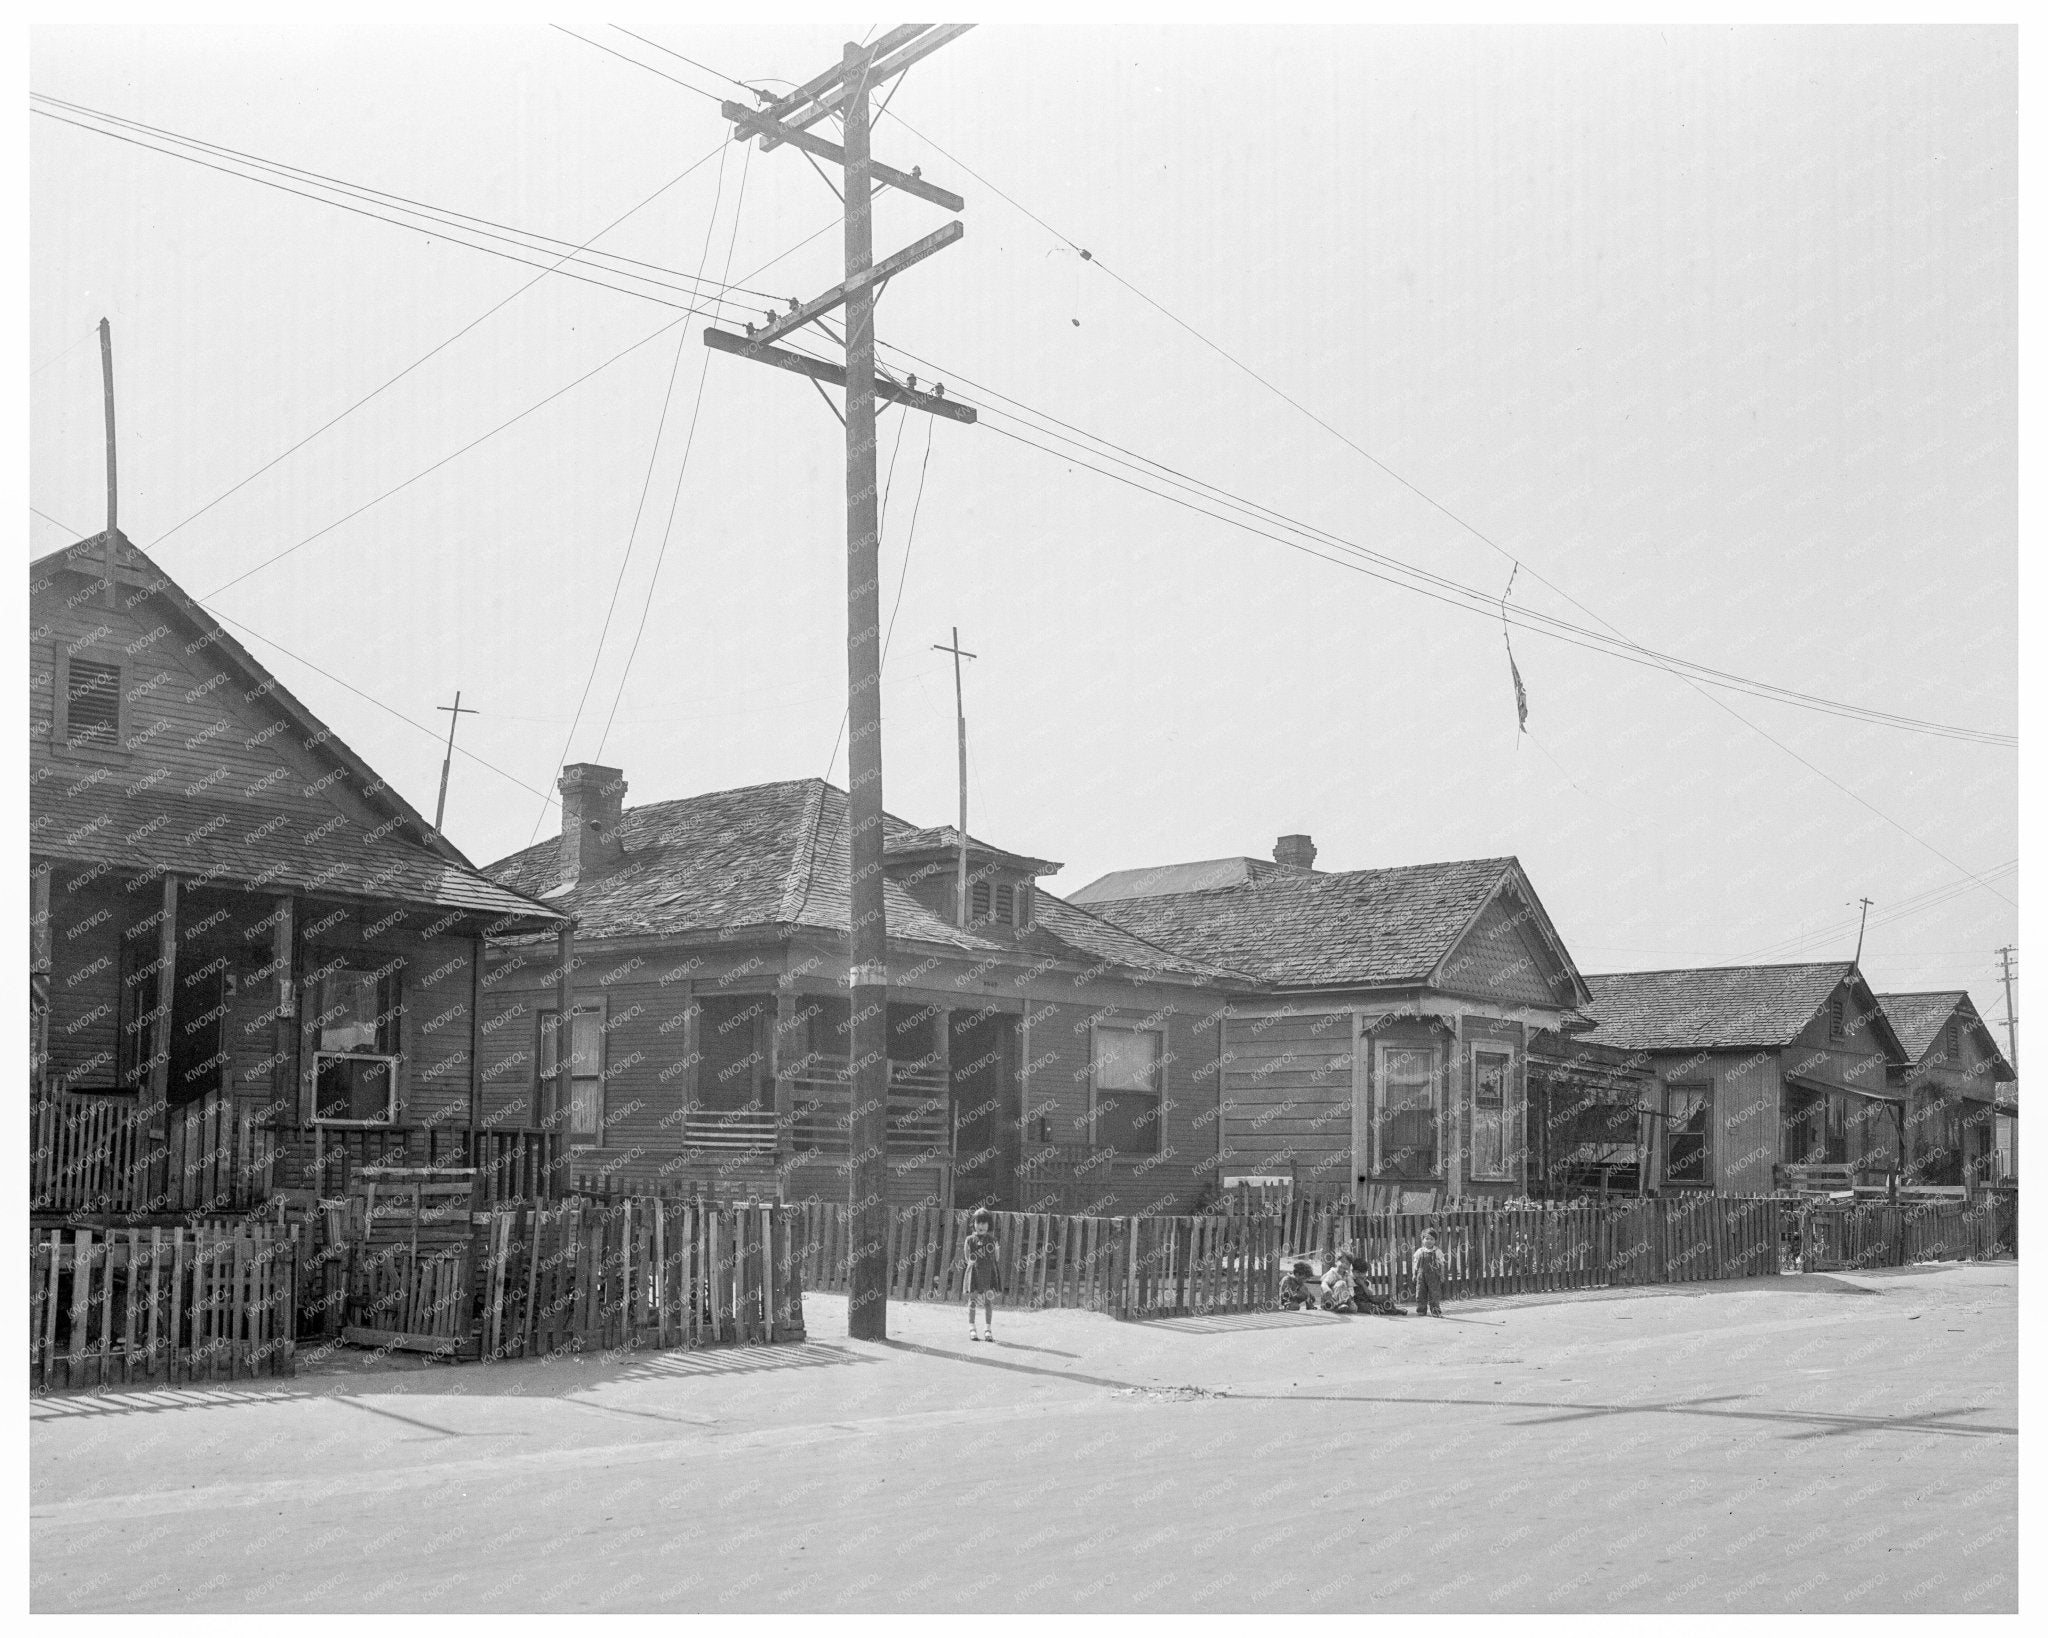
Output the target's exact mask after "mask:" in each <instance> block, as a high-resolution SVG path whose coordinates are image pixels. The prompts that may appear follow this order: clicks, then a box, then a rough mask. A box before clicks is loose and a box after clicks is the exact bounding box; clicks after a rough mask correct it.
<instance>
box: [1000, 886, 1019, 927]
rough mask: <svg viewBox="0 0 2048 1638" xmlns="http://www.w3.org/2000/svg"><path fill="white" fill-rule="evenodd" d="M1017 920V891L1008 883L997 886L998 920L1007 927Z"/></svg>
mask: <svg viewBox="0 0 2048 1638" xmlns="http://www.w3.org/2000/svg"><path fill="white" fill-rule="evenodd" d="M1016 919H1017V889H1016V888H1014V887H1012V886H1011V885H1010V884H1009V883H1008V882H998V883H997V884H996V920H997V921H999V922H1001V923H1002V924H1003V925H1004V926H1005V927H1008V926H1010V925H1012V924H1013V923H1014V922H1015V921H1016Z"/></svg>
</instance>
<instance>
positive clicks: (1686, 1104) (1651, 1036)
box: [1584, 961, 1905, 1194]
mask: <svg viewBox="0 0 2048 1638" xmlns="http://www.w3.org/2000/svg"><path fill="white" fill-rule="evenodd" d="M1586 982H1587V983H1588V984H1589V985H1591V986H1592V991H1593V999H1592V1003H1591V1005H1590V1006H1588V1007H1587V1009H1586V1010H1587V1012H1588V1013H1589V1014H1590V1015H1591V1016H1592V1017H1593V1018H1594V1019H1595V1020H1596V1021H1597V1022H1596V1027H1595V1028H1594V1029H1593V1030H1592V1031H1590V1032H1589V1033H1588V1034H1587V1035H1586V1036H1585V1037H1584V1039H1585V1040H1587V1041H1589V1042H1592V1043H1595V1044H1597V1045H1601V1046H1607V1047H1614V1048H1618V1049H1620V1050H1622V1051H1624V1052H1627V1053H1631V1054H1635V1055H1638V1056H1639V1058H1640V1059H1641V1061H1643V1062H1644V1063H1645V1064H1646V1065H1647V1066H1648V1068H1649V1070H1650V1072H1651V1074H1652V1075H1653V1077H1654V1079H1655V1088H1654V1091H1653V1094H1652V1098H1651V1107H1652V1109H1653V1111H1654V1114H1653V1116H1652V1119H1651V1123H1650V1124H1651V1128H1652V1129H1651V1131H1650V1132H1649V1134H1648V1135H1647V1139H1646V1142H1647V1146H1648V1149H1649V1151H1650V1152H1649V1156H1648V1165H1649V1178H1650V1181H1651V1183H1652V1184H1653V1185H1654V1186H1656V1187H1659V1188H1661V1189H1666V1190H1670V1189H1709V1190H1718V1191H1721V1192H1723V1193H1731V1194H1763V1193H1768V1192H1770V1191H1771V1190H1772V1189H1773V1188H1775V1187H1777V1186H1778V1185H1779V1184H1780V1183H1782V1182H1783V1181H1784V1180H1785V1177H1786V1173H1785V1168H1786V1167H1812V1166H1819V1167H1827V1168H1848V1170H1849V1172H1851V1173H1853V1174H1856V1175H1860V1176H1864V1177H1868V1178H1876V1177H1878V1176H1882V1175H1885V1174H1887V1173H1890V1172H1891V1171H1893V1170H1894V1169H1895V1168H1896V1166H1897V1162H1898V1154H1899V1146H1898V1145H1899V1126H1900V1120H1901V1114H1902V1111H1901V1108H1900V1105H1901V1102H1902V1098H1901V1095H1900V1093H1899V1092H1898V1091H1896V1090H1895V1089H1894V1087H1893V1085H1892V1079H1891V1074H1892V1069H1893V1066H1895V1065H1899V1064H1902V1063H1903V1062H1904V1061H1905V1060H1904V1053H1903V1049H1902V1048H1901V1047H1900V1045H1899V1040H1898V1036H1897V1035H1896V1034H1895V1033H1894V1031H1893V1029H1892V1026H1891V1022H1890V1020H1889V1019H1888V1018H1887V1017H1886V1015H1885V1009H1884V1008H1883V1007H1882V1006H1881V1005H1879V1003H1878V1000H1877V998H1876V997H1875V996H1874V995H1873V994H1872V993H1871V991H1870V987H1869V985H1868V984H1866V983H1865V982H1864V980H1863V975H1862V974H1861V973H1860V972H1859V971H1858V970H1857V968H1856V965H1855V963H1853V962H1847V961H1824V962H1809V963H1803V964H1794V965H1785V966H1767V967H1696V968H1687V969H1682V970H1678V971H1670V972H1643V973H1591V974H1588V975H1587V978H1586Z"/></svg>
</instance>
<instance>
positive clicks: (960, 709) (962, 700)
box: [932, 626, 980, 927]
mask: <svg viewBox="0 0 2048 1638" xmlns="http://www.w3.org/2000/svg"><path fill="white" fill-rule="evenodd" d="M932 647H933V648H934V649H936V650H938V652H939V653H941V654H950V655H952V656H953V720H954V722H955V724H956V725H957V726H958V728H959V730H960V870H959V875H958V878H957V880H956V883H955V886H954V894H955V898H954V901H953V902H954V904H955V906H956V907H957V908H958V910H959V921H960V925H961V926H962V927H965V926H966V925H967V698H966V696H965V695H964V694H963V693H962V692H961V681H960V662H961V661H962V660H973V659H978V658H980V656H979V655H975V654H970V653H968V652H967V650H966V649H964V648H962V647H961V646H960V628H959V627H958V626H955V627H954V628H953V645H952V647H950V648H948V647H947V646H946V645H945V644H944V643H934V644H932Z"/></svg>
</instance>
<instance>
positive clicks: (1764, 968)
mask: <svg viewBox="0 0 2048 1638" xmlns="http://www.w3.org/2000/svg"><path fill="white" fill-rule="evenodd" d="M1855 965H1856V963H1855V962H1853V961H1848V960H1842V961H1737V962H1731V963H1729V964H1727V965H1724V966H1719V967H1628V968H1625V969H1623V970H1622V971H1620V972H1612V973H1587V974H1585V977H1586V978H1587V979H1588V980H1592V979H1595V978H1664V977H1669V976H1671V975H1672V974H1676V973H1789V972H1796V971H1802V970H1806V969H1814V968H1822V967H1831V968H1836V969H1841V970H1846V969H1847V968H1850V967H1854V966H1855ZM1871 993H1872V994H1875V993H1876V992H1875V991H1872V992H1871Z"/></svg>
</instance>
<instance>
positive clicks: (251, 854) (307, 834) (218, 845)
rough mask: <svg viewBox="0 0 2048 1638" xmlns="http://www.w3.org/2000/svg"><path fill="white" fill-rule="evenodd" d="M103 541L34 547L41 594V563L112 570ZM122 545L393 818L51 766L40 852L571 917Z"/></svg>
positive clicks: (252, 882) (124, 561) (120, 571)
mask: <svg viewBox="0 0 2048 1638" xmlns="http://www.w3.org/2000/svg"><path fill="white" fill-rule="evenodd" d="M106 544H107V537H106V534H105V532H104V531H102V532H101V533H100V534H97V535H90V536H88V537H87V538H85V539H84V540H81V541H77V542H75V543H73V544H72V545H70V546H67V547H63V548H60V549H59V550H57V551H55V552H48V553H45V554H44V555H43V556H42V557H39V558H35V559H33V560H32V561H31V562H30V564H29V573H30V595H31V598H33V596H34V593H35V591H36V590H37V587H36V585H35V580H36V577H37V575H38V574H39V573H47V572H48V571H50V570H53V569H58V570H70V571H73V572H76V573H81V574H88V575H91V576H92V577H93V578H94V579H96V580H98V579H102V578H103V577H104V574H105V562H106V558H105V551H106ZM113 544H114V556H115V568H116V574H117V576H120V575H124V574H125V575H128V576H132V577H134V579H135V580H136V581H137V582H139V586H138V589H137V592H136V593H131V596H135V595H147V596H149V597H152V598H157V599H160V600H161V601H162V602H163V603H164V604H165V605H167V606H168V608H169V610H170V611H171V613H173V614H174V615H175V616H176V617H177V618H178V619H179V620H180V621H181V622H183V623H184V624H185V625H186V626H187V627H188V628H190V629H191V630H192V631H194V632H195V633H197V635H198V639H199V641H198V642H197V643H194V644H191V645H188V648H191V649H193V650H196V649H197V648H199V647H205V648H207V649H209V650H211V651H213V652H215V653H217V654H219V655H220V656H221V658H222V659H223V660H225V661H226V662H227V664H228V665H230V666H232V667H233V668H234V669H236V670H237V671H239V672H240V673H241V674H242V681H243V682H245V683H247V684H249V685H251V686H250V687H249V688H248V690H247V695H248V697H250V698H261V699H267V700H269V701H270V703H271V704H272V705H273V706H274V707H275V708H276V709H277V710H278V711H279V713H281V714H282V715H283V716H284V717H285V719H286V720H287V721H288V722H290V723H291V724H292V726H293V727H294V728H296V729H297V730H298V731H299V736H300V740H301V743H303V744H305V745H306V746H307V747H308V749H309V751H310V753H311V754H312V755H314V756H316V757H319V758H321V759H323V760H325V761H328V762H330V763H332V764H334V765H335V766H336V767H337V768H338V769H339V770H340V771H341V772H342V773H344V774H345V775H347V776H348V778H349V780H350V783H351V785H352V787H353V789H354V791H355V794H356V795H357V796H358V797H360V798H361V799H362V800H363V801H365V802H366V803H368V804H369V806H370V807H371V808H372V809H374V810H376V811H378V812H381V813H383V814H384V815H386V816H387V818H388V820H389V821H390V822H389V823H388V824H384V825H379V826H376V827H374V828H368V829H366V828H364V827H363V826H361V825H359V824H356V823H354V822H352V821H351V820H349V819H348V818H347V817H345V816H344V815H342V814H340V813H339V812H338V811H337V810H336V809H335V808H334V807H333V806H332V805H330V804H328V803H326V802H322V801H316V800H313V799H312V798H310V797H308V798H301V799H298V800H294V799H292V798H291V797H289V796H285V795H277V796H271V797H267V798H266V799H265V800H264V801H262V802H260V803H259V802H253V801H238V800H236V799H235V798H233V797H224V796H220V795H218V794H216V793H213V792H208V793H206V794H204V795H190V794H179V793H176V792H171V791H167V790H164V789H162V788H158V789H154V790H145V789H140V788H135V789H126V788H123V787H122V783H121V781H120V780H118V779H115V778H104V779H102V778H100V777H98V773H97V771H93V772H88V771H86V770H79V771H78V773H77V774H76V775H74V774H72V772H71V771H70V770H68V769H67V770H62V771H59V770H58V769H56V768H55V767H51V768H49V769H47V770H46V772H47V775H48V776H47V777H45V778H42V779H40V780H37V781H34V782H33V783H32V784H31V787H30V793H29V812H30V820H29V836H30V844H29V845H30V849H31V851H32V852H35V853H41V854H43V855H45V856H47V857H51V858H59V859H67V860H74V861H79V862H86V863H92V864H107V865H111V866H113V867H115V868H117V869H124V868H134V869H140V870H150V869H155V870H166V871H170V872H172V873H174V874H177V875H181V876H192V877H197V878H201V879H204V880H210V881H230V882H235V883H238V884H242V885H248V886H258V887H273V888H294V889H298V890H300V891H306V892H329V893H337V894H347V895H360V896H364V897H371V898H396V899H408V900H411V901H413V902H415V903H423V904H430V905H435V906H439V907H442V908H447V909H459V910H471V911H476V912H479V913H481V914H486V915H492V916H498V917H504V918H511V919H513V920H516V921H517V922H519V923H521V924H524V925H527V926H534V925H539V924H542V923H551V922H556V921H559V920H560V919H561V917H560V915H559V914H558V913H557V912H556V911H553V910H550V909H549V908H547V906H545V905H541V904H535V903H533V902H532V901H531V900H530V899H527V898H524V897H522V896H521V895H519V894H518V893H516V892H511V891H508V890H507V889H505V888H504V887H503V886H501V885H499V884H498V883H496V882H493V881H491V880H489V879H488V878H487V877H486V876H485V875H484V874H483V872H481V871H479V870H478V869H477V868H476V866H474V865H472V864H471V863H470V862H469V860H468V859H466V858H464V857H463V855H462V852H461V850H460V849H458V848H457V847H456V846H455V845H454V844H453V843H452V842H450V841H449V840H448V839H447V838H446V837H445V836H443V835H441V834H440V832H438V831H436V830H435V829H434V827H433V826H432V825H430V824H428V823H427V821H426V820H425V819H424V818H422V817H421V816H420V814H419V813H418V812H417V811H416V810H415V809H414V808H413V806H412V805H411V804H410V803H409V802H407V801H406V800H405V798H404V797H402V796H401V795H399V794H398V792H397V790H396V789H394V788H393V787H392V786H391V785H390V784H389V783H388V782H387V781H385V780H384V779H383V778H382V777H380V776H379V775H378V773H377V771H376V770H375V769H374V768H372V767H371V766H370V765H369V763H367V762H365V761H364V760H363V759H362V757H360V756H359V755H357V753H356V752H355V751H353V750H351V749H350V748H349V746H348V745H347V744H346V743H345V742H344V741H343V740H342V738H341V736H340V735H338V734H336V733H335V732H334V730H333V729H331V728H329V727H328V726H327V724H326V723H324V722H322V721H321V720H320V719H319V718H318V717H316V716H315V715H314V714H313V713H312V711H311V710H309V709H308V708H307V707H306V706H305V705H304V704H303V703H301V702H300V700H299V699H298V698H297V697H296V696H295V695H294V694H293V693H292V692H291V690H290V689H288V688H286V687H285V686H284V684H283V683H281V682H279V681H278V680H277V678H276V677H275V676H273V675H272V674H271V672H270V670H269V668H268V667H266V666H265V665H264V664H263V663H262V662H261V661H260V660H258V659H257V658H256V657H255V656H254V655H253V654H251V653H250V652H249V651H248V650H247V649H245V648H244V647H243V646H242V645H241V644H240V643H238V642H237V641H235V639H234V638H233V637H231V636H230V635H229V634H228V632H227V631H226V629H225V628H224V627H223V626H222V625H221V623H220V622H219V621H218V620H216V619H215V618H214V617H213V616H212V615H211V614H210V613H208V612H207V610H206V609H205V608H204V607H203V606H202V605H201V604H199V603H198V602H196V601H195V600H194V599H193V598H192V597H191V596H190V595H188V594H187V593H186V591H185V590H184V588H183V587H181V586H179V585H178V583H177V582H176V581H175V580H173V579H172V578H171V577H170V576H169V575H168V574H166V573H165V572H164V571H163V569H162V568H161V567H160V566H159V565H158V564H157V563H156V562H155V560H154V559H152V558H151V557H150V556H149V554H148V553H146V552H144V551H143V550H142V549H141V548H140V547H138V546H136V545H135V544H134V542H132V541H130V540H129V539H128V537H127V536H126V535H123V534H121V533H120V532H119V531H118V530H116V531H115V533H114V542H113ZM119 583H121V584H123V585H126V584H128V582H127V581H121V582H119ZM281 811H282V813H283V818H282V822H279V821H280V812H281Z"/></svg>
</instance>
